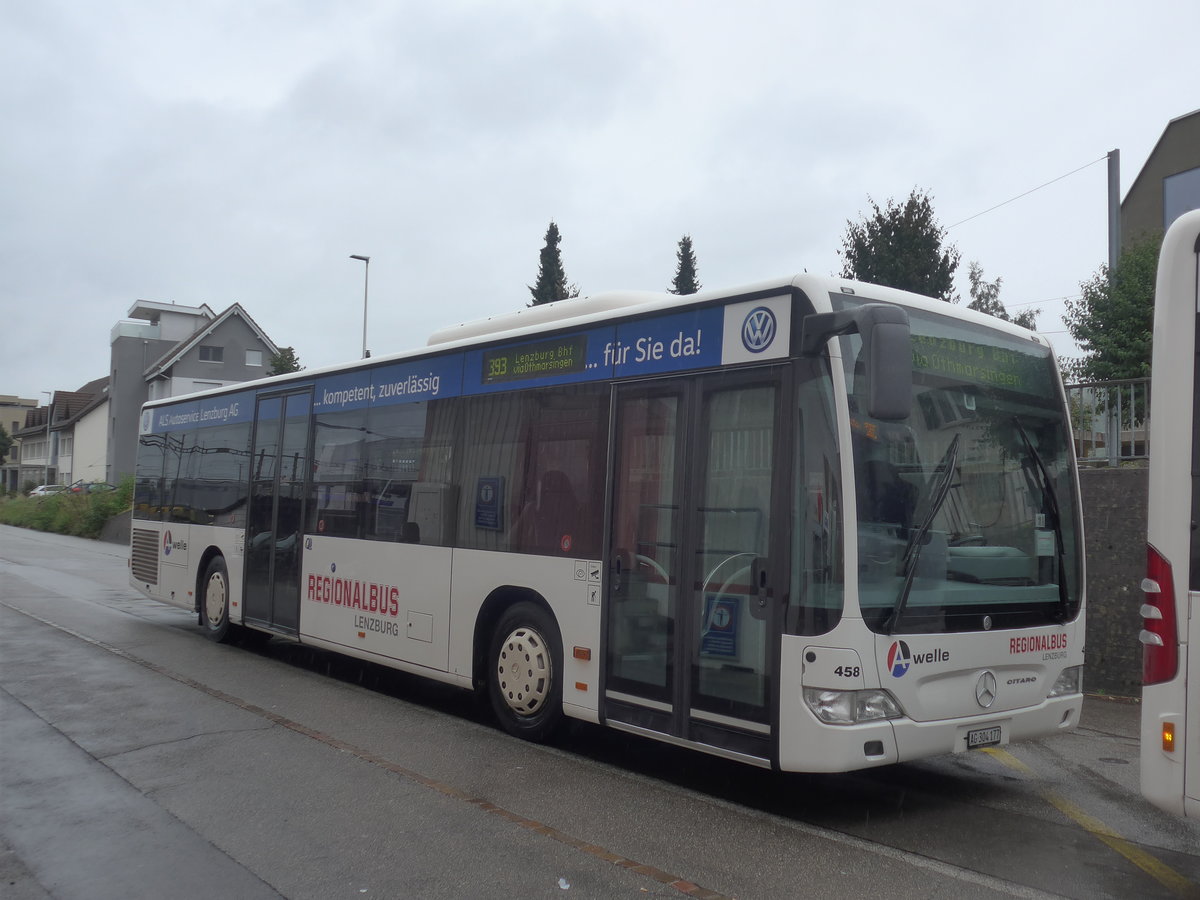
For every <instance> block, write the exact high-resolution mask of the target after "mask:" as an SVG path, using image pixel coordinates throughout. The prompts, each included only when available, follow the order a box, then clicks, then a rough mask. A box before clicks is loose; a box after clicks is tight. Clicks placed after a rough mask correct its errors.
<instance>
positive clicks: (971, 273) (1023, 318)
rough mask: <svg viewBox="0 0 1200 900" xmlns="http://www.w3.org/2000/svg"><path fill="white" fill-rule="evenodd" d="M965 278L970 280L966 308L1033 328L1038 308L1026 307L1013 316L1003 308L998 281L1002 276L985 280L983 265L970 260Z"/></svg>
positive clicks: (1023, 326) (1001, 279)
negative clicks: (969, 298)
mask: <svg viewBox="0 0 1200 900" xmlns="http://www.w3.org/2000/svg"><path fill="white" fill-rule="evenodd" d="M967 278H968V279H969V280H970V282H971V288H970V291H971V302H970V303H968V304H967V308H968V309H977V310H979V311H980V312H983V313H987V314H988V315H989V316H995V317H996V318H997V319H1003V320H1004V321H1005V322H1012V323H1013V324H1014V325H1020V326H1021V327H1022V328H1028V329H1029V330H1030V331H1032V330H1033V328H1034V326H1035V325H1036V324H1037V317H1038V310H1036V309H1027V310H1025V311H1024V312H1019V313H1017V314H1016V315H1015V316H1010V315H1009V314H1008V310H1007V309H1005V308H1004V304H1003V303H1002V302H1000V283H1001V282H1002V281H1003V280H1004V279H1003V278H997V279H996V280H995V281H985V280H984V278H983V266H981V265H980V264H979V263H977V262H972V263H971V264H970V266H969V267H968V269H967Z"/></svg>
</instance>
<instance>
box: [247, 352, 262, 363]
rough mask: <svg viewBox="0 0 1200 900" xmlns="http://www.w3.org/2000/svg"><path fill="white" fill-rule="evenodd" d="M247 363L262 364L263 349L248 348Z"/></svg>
mask: <svg viewBox="0 0 1200 900" xmlns="http://www.w3.org/2000/svg"><path fill="white" fill-rule="evenodd" d="M246 365H248V366H261V365H262V351H261V350H247V351H246Z"/></svg>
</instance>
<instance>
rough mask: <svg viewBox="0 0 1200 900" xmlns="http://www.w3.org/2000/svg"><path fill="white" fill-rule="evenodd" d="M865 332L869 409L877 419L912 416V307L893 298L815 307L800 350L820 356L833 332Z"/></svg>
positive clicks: (803, 331)
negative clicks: (903, 306) (829, 308)
mask: <svg viewBox="0 0 1200 900" xmlns="http://www.w3.org/2000/svg"><path fill="white" fill-rule="evenodd" d="M855 333H858V334H859V335H861V336H862V342H863V346H862V354H861V357H860V358H861V359H862V361H863V363H864V369H865V370H864V373H863V374H864V375H865V377H866V394H867V398H866V399H867V409H866V413H867V415H869V416H870V417H871V418H873V419H883V420H885V421H900V420H903V419H907V418H908V415H909V410H910V409H911V407H912V344H911V342H910V336H909V328H908V313H906V312H905V311H904V310H903V309H901V308H900V307H898V306H892V305H891V304H888V303H867V304H864V305H863V306H858V307H855V308H854V309H844V310H839V311H838V312H829V313H816V314H814V315H811V316H806V317H805V318H804V322H803V325H802V326H801V331H800V355H801V356H816V355H818V354H819V353H820V352H821V350H822V348H823V347H824V346H825V342H826V341H828V340H829V339H830V338H831V337H836V336H838V335H842V334H855Z"/></svg>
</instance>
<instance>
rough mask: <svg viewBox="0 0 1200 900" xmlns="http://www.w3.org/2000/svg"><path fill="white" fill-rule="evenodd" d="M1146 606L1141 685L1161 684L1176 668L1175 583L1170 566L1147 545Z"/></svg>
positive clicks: (1143, 586)
mask: <svg viewBox="0 0 1200 900" xmlns="http://www.w3.org/2000/svg"><path fill="white" fill-rule="evenodd" d="M1142 591H1143V592H1145V594H1146V602H1145V603H1144V604H1143V605H1142V619H1143V627H1142V633H1141V634H1140V635H1138V639H1139V640H1140V641H1141V642H1142V684H1161V683H1162V682H1164V681H1170V680H1171V679H1172V678H1174V677H1175V673H1176V671H1177V670H1178V668H1179V634H1178V631H1177V628H1176V618H1175V582H1174V580H1173V579H1172V577H1171V564H1170V563H1169V562H1167V560H1166V559H1164V558H1163V556H1162V554H1160V553H1159V552H1158V551H1157V550H1155V549H1154V547H1152V546H1151V545H1150V544H1147V545H1146V577H1145V578H1143V579H1142Z"/></svg>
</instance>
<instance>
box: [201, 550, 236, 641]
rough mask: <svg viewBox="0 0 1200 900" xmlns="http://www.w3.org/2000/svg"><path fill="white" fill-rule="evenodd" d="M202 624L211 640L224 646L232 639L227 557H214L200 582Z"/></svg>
mask: <svg viewBox="0 0 1200 900" xmlns="http://www.w3.org/2000/svg"><path fill="white" fill-rule="evenodd" d="M200 624H201V625H203V626H204V634H205V635H206V636H207V637H208V639H209V640H212V641H216V642H217V643H219V644H223V643H225V642H226V641H228V640H229V639H230V637H231V633H230V628H229V570H228V569H227V568H226V567H225V557H223V556H214V557H213V558H212V559H211V560H209V562H208V566H207V567H206V568H205V569H204V578H203V579H202V580H201V582H200Z"/></svg>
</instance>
